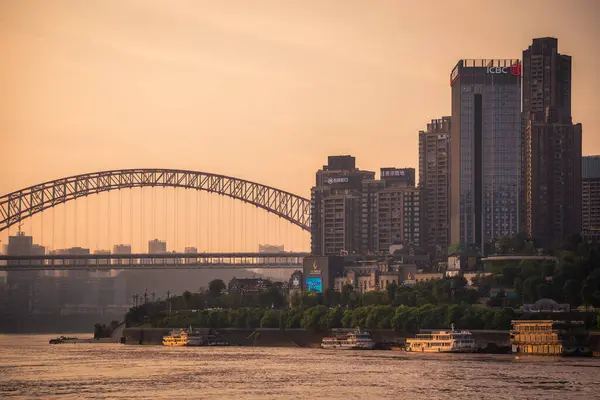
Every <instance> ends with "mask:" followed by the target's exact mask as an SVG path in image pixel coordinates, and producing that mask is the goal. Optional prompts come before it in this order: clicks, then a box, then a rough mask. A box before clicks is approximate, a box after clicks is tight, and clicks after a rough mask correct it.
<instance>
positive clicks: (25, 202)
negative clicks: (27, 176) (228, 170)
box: [0, 169, 310, 232]
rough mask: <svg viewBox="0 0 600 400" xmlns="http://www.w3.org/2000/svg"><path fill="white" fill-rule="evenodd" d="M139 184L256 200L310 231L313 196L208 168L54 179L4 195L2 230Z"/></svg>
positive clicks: (0, 212) (254, 202)
mask: <svg viewBox="0 0 600 400" xmlns="http://www.w3.org/2000/svg"><path fill="white" fill-rule="evenodd" d="M137 187H180V188H187V189H195V190H201V191H206V192H210V193H216V194H219V195H222V196H227V197H231V198H233V199H236V200H240V201H243V202H245V203H249V204H252V205H254V206H256V207H259V208H262V209H264V210H266V211H268V212H270V213H273V214H275V215H277V216H279V217H281V218H283V219H285V220H287V221H289V222H291V223H292V224H294V225H297V226H299V227H300V228H302V229H303V230H305V231H308V230H310V200H308V199H305V198H303V197H300V196H297V195H295V194H292V193H289V192H286V191H283V190H279V189H275V188H273V187H270V186H266V185H262V184H260V183H256V182H251V181H247V180H244V179H238V178H233V177H230V176H225V175H218V174H211V173H207V172H197V171H186V170H178V169H121V170H112V171H102V172H93V173H89V174H82V175H74V176H70V177H66V178H61V179H56V180H53V181H48V182H44V183H41V184H38V185H34V186H30V187H27V188H24V189H21V190H17V191H15V192H12V193H9V194H6V195H4V196H2V197H0V232H2V231H4V230H5V229H8V228H9V227H11V226H12V225H15V224H18V223H19V222H20V221H22V220H24V219H26V218H30V217H32V216H33V215H35V214H37V213H40V212H42V211H44V210H46V209H48V208H52V207H54V206H57V205H59V204H62V203H66V202H68V201H71V200H76V199H78V198H80V197H85V196H89V195H91V194H98V193H102V192H107V191H111V190H120V189H131V188H137Z"/></svg>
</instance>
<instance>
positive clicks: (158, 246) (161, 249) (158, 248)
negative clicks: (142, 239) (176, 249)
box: [148, 239, 167, 254]
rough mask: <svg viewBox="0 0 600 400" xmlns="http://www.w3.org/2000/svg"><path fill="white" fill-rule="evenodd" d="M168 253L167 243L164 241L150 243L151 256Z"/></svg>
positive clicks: (151, 241) (155, 240) (156, 240)
mask: <svg viewBox="0 0 600 400" xmlns="http://www.w3.org/2000/svg"><path fill="white" fill-rule="evenodd" d="M166 252H167V242H163V241H162V240H158V239H154V240H150V241H148V253H149V254H160V253H166Z"/></svg>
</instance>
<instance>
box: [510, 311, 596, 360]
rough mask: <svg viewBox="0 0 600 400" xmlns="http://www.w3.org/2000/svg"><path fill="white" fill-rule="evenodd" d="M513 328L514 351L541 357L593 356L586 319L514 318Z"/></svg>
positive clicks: (511, 333)
mask: <svg viewBox="0 0 600 400" xmlns="http://www.w3.org/2000/svg"><path fill="white" fill-rule="evenodd" d="M512 325H513V328H512V330H511V331H510V342H511V345H512V352H513V353H522V354H529V355H541V356H579V357H590V356H592V355H593V352H592V349H591V348H590V346H589V342H590V339H591V335H590V332H589V331H588V330H587V329H586V328H585V324H584V321H554V320H515V321H512Z"/></svg>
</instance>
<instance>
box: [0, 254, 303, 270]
mask: <svg viewBox="0 0 600 400" xmlns="http://www.w3.org/2000/svg"><path fill="white" fill-rule="evenodd" d="M307 255H308V253H161V254H84V255H56V254H53V255H36V256H5V255H0V271H36V270H82V269H84V270H108V269H136V270H141V269H215V268H223V269H240V268H297V267H298V266H300V265H301V264H302V259H303V258H304V257H306V256H307Z"/></svg>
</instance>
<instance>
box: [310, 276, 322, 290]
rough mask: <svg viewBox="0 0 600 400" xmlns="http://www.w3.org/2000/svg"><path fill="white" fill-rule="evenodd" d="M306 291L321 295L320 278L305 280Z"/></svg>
mask: <svg viewBox="0 0 600 400" xmlns="http://www.w3.org/2000/svg"><path fill="white" fill-rule="evenodd" d="M306 290H307V291H309V292H318V293H321V292H322V291H323V282H322V281H321V278H316V277H308V278H306Z"/></svg>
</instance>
